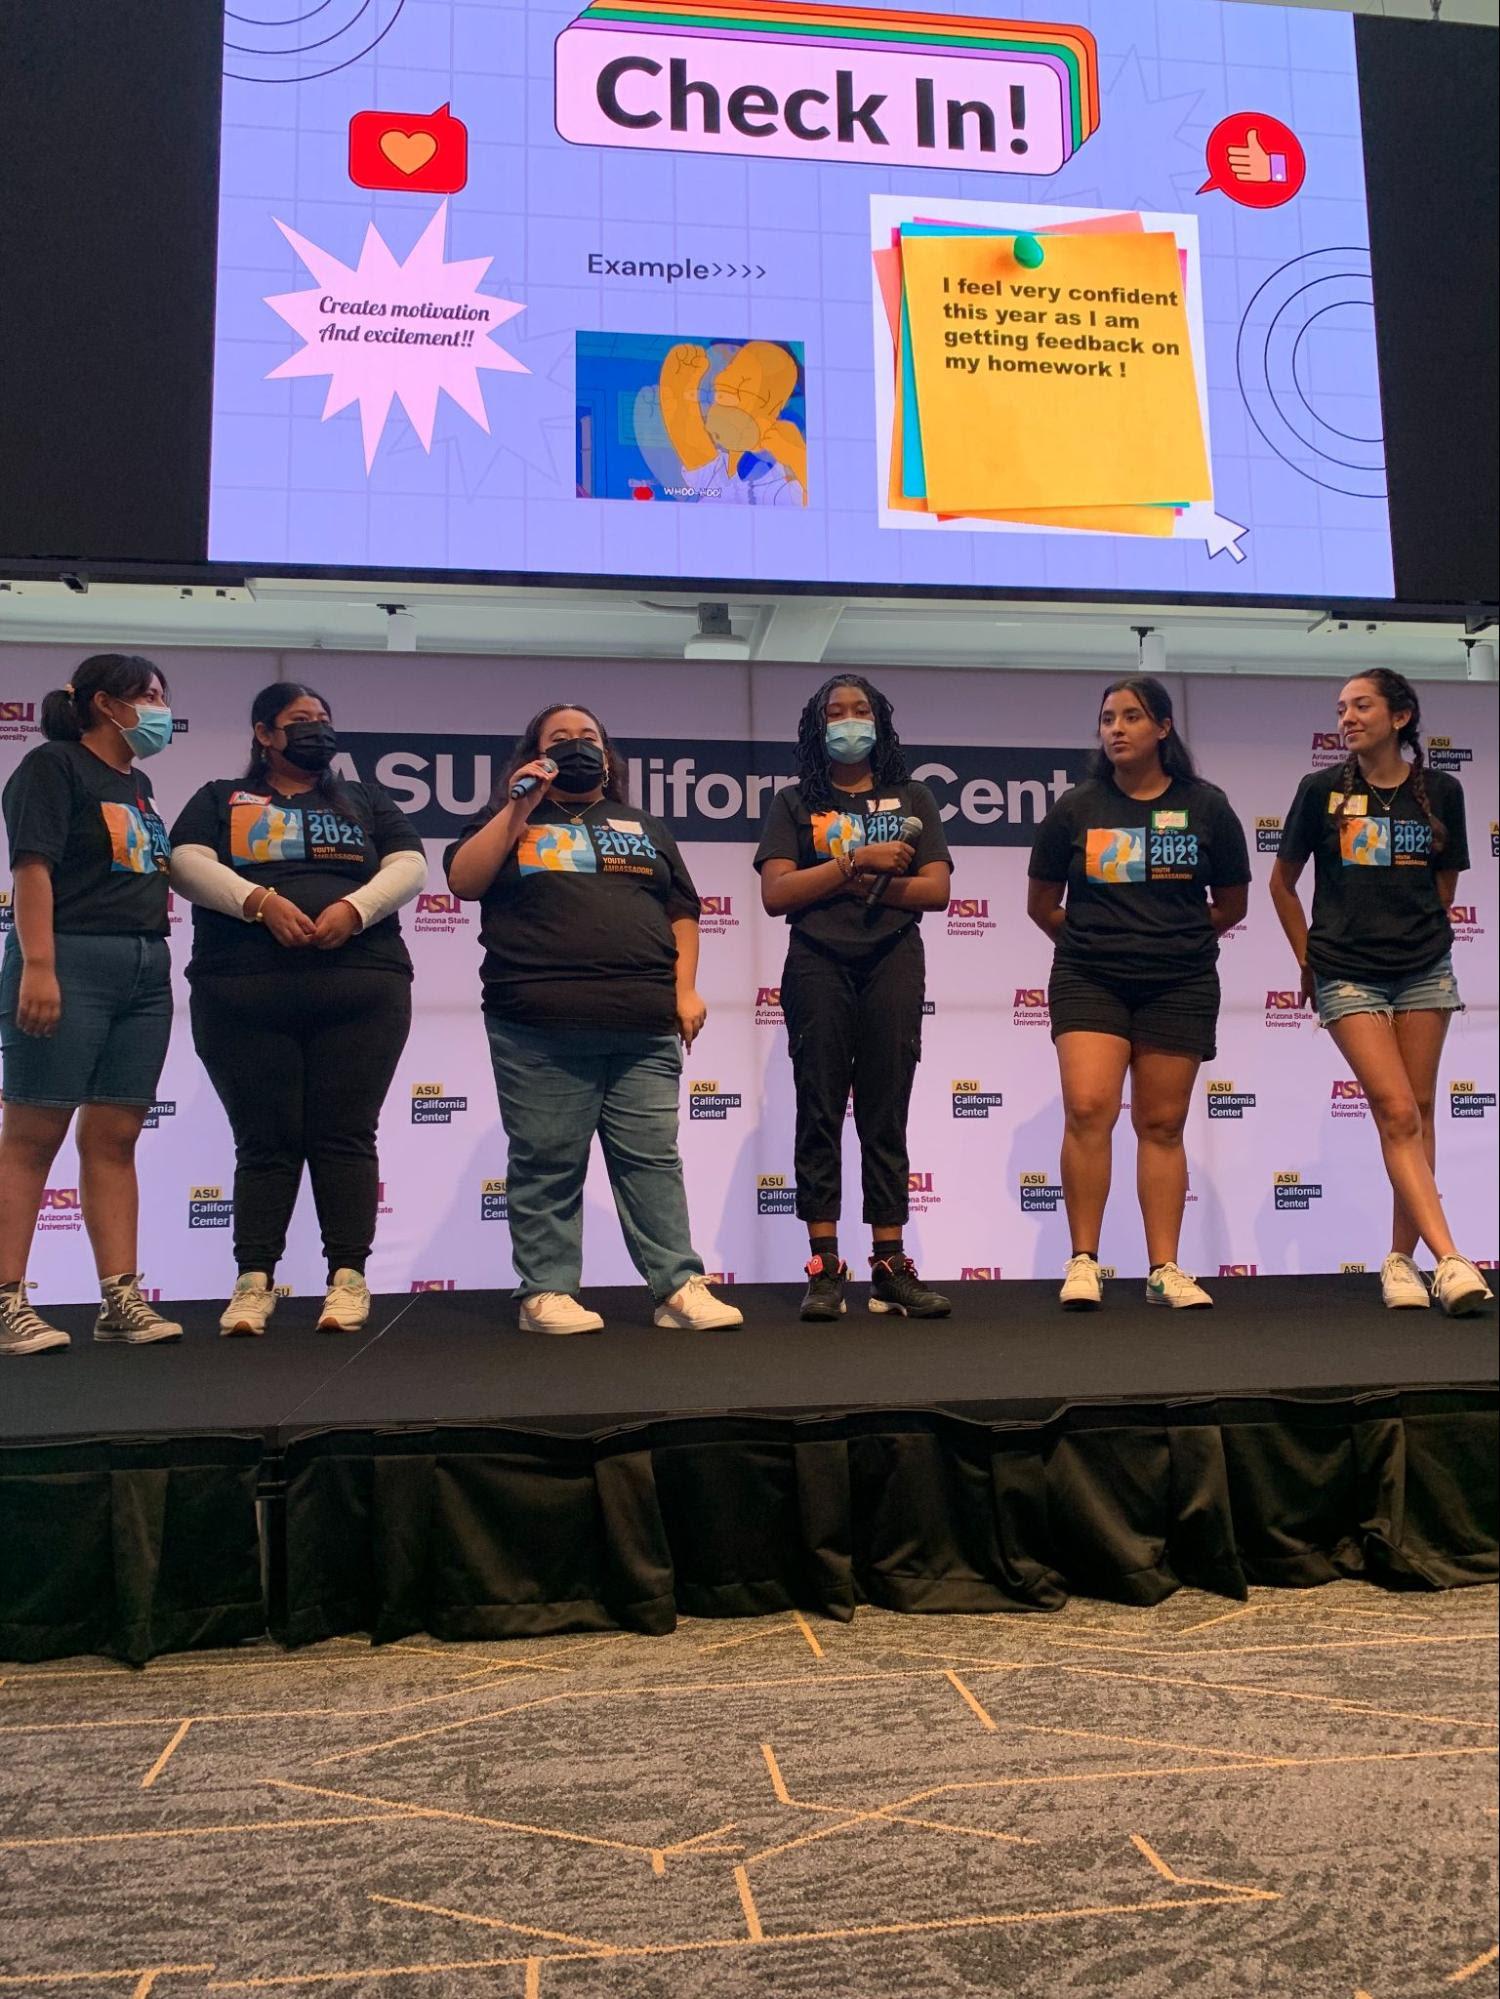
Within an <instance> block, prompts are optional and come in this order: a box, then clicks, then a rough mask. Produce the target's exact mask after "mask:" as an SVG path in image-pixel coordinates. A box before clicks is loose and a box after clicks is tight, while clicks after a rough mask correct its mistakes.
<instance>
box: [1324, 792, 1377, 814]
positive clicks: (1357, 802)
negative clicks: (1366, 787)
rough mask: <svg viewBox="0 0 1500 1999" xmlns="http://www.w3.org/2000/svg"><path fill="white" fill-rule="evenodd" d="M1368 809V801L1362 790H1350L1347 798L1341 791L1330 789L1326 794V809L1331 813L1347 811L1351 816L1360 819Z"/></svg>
mask: <svg viewBox="0 0 1500 1999" xmlns="http://www.w3.org/2000/svg"><path fill="white" fill-rule="evenodd" d="M1369 809H1370V801H1369V799H1368V797H1367V796H1366V795H1365V793H1364V792H1362V791H1351V792H1350V793H1349V795H1348V797H1347V798H1346V797H1345V796H1344V794H1343V792H1341V791H1330V792H1329V794H1328V810H1329V811H1330V812H1331V813H1332V812H1348V813H1349V814H1350V816H1351V817H1352V818H1355V819H1362V818H1363V817H1364V816H1365V814H1366V813H1367V812H1368V811H1369Z"/></svg>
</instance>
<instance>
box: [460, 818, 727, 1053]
mask: <svg viewBox="0 0 1500 1999" xmlns="http://www.w3.org/2000/svg"><path fill="white" fill-rule="evenodd" d="M493 817H494V814H493V812H491V811H486V812H484V813H482V814H481V815H480V816H479V818H477V819H474V820H471V821H470V823H469V824H468V825H467V826H466V827H465V828H464V831H463V834H462V836H461V837H460V838H459V839H457V840H455V841H454V843H453V845H452V846H451V847H449V848H448V850H447V852H446V853H445V854H444V856H443V869H444V872H445V873H446V872H447V869H448V868H449V866H450V865H451V864H452V860H453V856H454V855H455V854H456V853H457V852H458V849H459V848H460V847H461V846H462V845H463V842H464V841H465V840H467V839H469V838H470V837H471V836H472V835H473V834H475V833H477V832H478V831H479V829H480V827H481V826H485V825H487V824H488V823H489V821H490V820H491V819H492V818H493ZM697 915H698V891H697V889H696V888H694V886H693V881H692V877H691V876H690V875H689V873H688V871H687V868H686V867H685V866H684V864H683V859H682V856H681V854H680V853H679V852H678V851H677V843H676V841H675V840H674V839H673V838H672V835H671V834H670V832H668V830H667V828H666V826H665V825H664V824H663V823H662V821H661V820H660V819H655V818H653V817H652V816H651V815H650V813H647V812H638V811H637V810H636V809H635V807H634V806H631V805H618V804H616V803H615V802H614V801H613V800H612V799H608V798H605V799H601V800H600V802H599V803H598V804H597V805H591V806H589V807H588V808H587V810H586V811H584V812H583V813H582V814H580V815H578V816H577V817H576V818H575V816H574V815H573V814H572V813H570V812H564V811H562V810H561V809H560V808H559V807H558V806H555V805H553V804H552V803H551V802H550V801H547V800H544V801H543V802H542V804H540V805H539V806H538V807H537V809H536V811H535V812H534V813H533V814H532V816H531V818H530V820H529V821H528V822H527V824H526V825H525V827H523V829H522V832H521V836H520V838H519V839H518V840H517V842H516V844H515V846H514V847H513V848H512V849H511V851H510V853H509V854H507V855H506V857H505V864H504V866H503V867H502V868H501V870H500V872H499V874H497V875H496V877H495V879H494V881H493V882H491V884H490V886H489V888H488V889H487V890H486V891H485V894H484V896H483V897H482V898H481V900H480V905H479V935H480V940H481V942H482V943H483V945H484V963H483V967H482V969H481V979H482V983H483V989H484V1010H485V1012H486V1013H493V1014H497V1015H499V1016H500V1017H501V1018H503V1019H505V1020H513V1021H518V1022H520V1023H521V1024H523V1025H525V1026H528V1027H545V1028H556V1029H558V1030H559V1031H566V1030H567V1029H568V1028H570V1027H572V1028H609V1029H613V1030H620V1031H623V1032H625V1033H631V1034H643V1035H650V1034H672V1033H675V1031H676V1027H677V944H676V940H675V938H674V937H673V935H672V924H673V922H674V921H675V920H677V919H678V918H681V917H686V916H690V917H693V918H696V917H697Z"/></svg>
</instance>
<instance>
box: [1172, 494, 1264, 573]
mask: <svg viewBox="0 0 1500 1999" xmlns="http://www.w3.org/2000/svg"><path fill="white" fill-rule="evenodd" d="M1177 532H1178V534H1179V535H1181V536H1183V537H1184V538H1186V539H1187V540H1189V541H1202V542H1203V543H1204V544H1205V545H1206V546H1207V549H1208V553H1209V559H1210V560H1212V559H1213V557H1214V556H1216V555H1223V554H1224V553H1225V551H1226V550H1227V551H1228V552H1229V554H1230V555H1231V556H1233V558H1234V560H1235V561H1236V562H1243V561H1244V559H1245V551H1244V550H1243V549H1242V548H1241V547H1240V543H1241V541H1242V540H1243V539H1244V537H1245V536H1246V535H1247V534H1248V533H1249V532H1250V530H1249V528H1248V527H1242V526H1241V525H1240V523H1239V522H1238V521H1232V520H1230V519H1229V517H1228V516H1227V515H1226V514H1220V513H1215V511H1214V509H1213V506H1212V504H1211V503H1210V502H1209V501H1207V500H1195V501H1194V502H1193V504H1192V506H1190V507H1188V508H1187V509H1186V511H1185V512H1184V513H1183V514H1182V515H1181V516H1180V517H1179V519H1178V523H1177Z"/></svg>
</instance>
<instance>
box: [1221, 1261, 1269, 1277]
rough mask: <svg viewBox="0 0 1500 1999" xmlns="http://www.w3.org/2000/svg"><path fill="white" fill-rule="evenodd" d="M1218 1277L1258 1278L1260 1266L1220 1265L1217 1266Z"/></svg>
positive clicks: (1246, 1264) (1244, 1264)
mask: <svg viewBox="0 0 1500 1999" xmlns="http://www.w3.org/2000/svg"><path fill="white" fill-rule="evenodd" d="M1219 1275H1220V1276H1221V1277H1258V1276H1259V1275H1260V1265H1259V1264H1258V1263H1221V1264H1220V1265H1219Z"/></svg>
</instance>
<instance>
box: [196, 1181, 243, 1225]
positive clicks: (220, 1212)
mask: <svg viewBox="0 0 1500 1999" xmlns="http://www.w3.org/2000/svg"><path fill="white" fill-rule="evenodd" d="M233 1217H234V1203H233V1201H226V1200H225V1199H224V1189H223V1188H222V1187H189V1188H188V1227H189V1228H190V1229H227V1228H228V1227H229V1224H230V1222H231V1221H232V1219H233Z"/></svg>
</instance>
